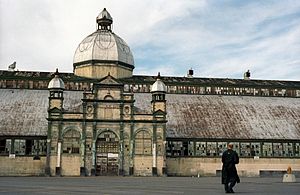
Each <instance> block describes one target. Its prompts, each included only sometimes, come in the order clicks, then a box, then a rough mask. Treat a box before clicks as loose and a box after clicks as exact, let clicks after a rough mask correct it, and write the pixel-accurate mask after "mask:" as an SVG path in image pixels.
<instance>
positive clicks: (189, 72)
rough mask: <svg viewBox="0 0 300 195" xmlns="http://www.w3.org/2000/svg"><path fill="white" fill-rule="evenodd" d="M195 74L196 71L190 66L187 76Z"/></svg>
mask: <svg viewBox="0 0 300 195" xmlns="http://www.w3.org/2000/svg"><path fill="white" fill-rule="evenodd" d="M193 75H194V71H193V69H192V68H190V69H189V70H188V73H187V77H188V78H193Z"/></svg>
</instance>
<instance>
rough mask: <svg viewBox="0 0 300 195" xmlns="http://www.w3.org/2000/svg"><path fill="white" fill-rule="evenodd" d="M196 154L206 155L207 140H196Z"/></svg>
mask: <svg viewBox="0 0 300 195" xmlns="http://www.w3.org/2000/svg"><path fill="white" fill-rule="evenodd" d="M195 144H196V156H206V142H195Z"/></svg>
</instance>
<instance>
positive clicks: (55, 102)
mask: <svg viewBox="0 0 300 195" xmlns="http://www.w3.org/2000/svg"><path fill="white" fill-rule="evenodd" d="M64 89H65V84H64V82H63V80H62V79H61V78H60V77H59V73H58V69H56V72H55V74H54V78H53V79H52V80H51V81H50V82H49V84H48V90H49V92H50V96H49V110H52V109H54V108H57V109H59V110H62V108H63V100H64V97H63V91H64Z"/></svg>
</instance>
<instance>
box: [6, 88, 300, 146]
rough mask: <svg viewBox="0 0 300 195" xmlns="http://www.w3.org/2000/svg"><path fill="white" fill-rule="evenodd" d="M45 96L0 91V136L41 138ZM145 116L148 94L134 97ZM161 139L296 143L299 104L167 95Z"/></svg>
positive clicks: (74, 98)
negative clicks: (292, 141) (258, 140)
mask: <svg viewBox="0 0 300 195" xmlns="http://www.w3.org/2000/svg"><path fill="white" fill-rule="evenodd" d="M82 93H83V92H82V91H65V93H64V99H65V101H64V108H65V109H66V110H69V111H73V112H79V111H81V110H82V108H81V99H82ZM48 95H49V91H48V90H22V89H0V108H1V109H0V135H1V136H4V135H20V136H46V135H47V120H46V117H47V107H48ZM134 97H135V100H136V103H135V106H136V107H137V108H136V110H139V111H143V112H144V111H145V112H146V111H147V112H151V103H150V102H151V94H150V93H136V94H134ZM166 98H167V120H168V123H167V137H178V138H226V139H298V140H299V139H300V99H299V98H283V97H253V96H217V95H184V94H167V96H166Z"/></svg>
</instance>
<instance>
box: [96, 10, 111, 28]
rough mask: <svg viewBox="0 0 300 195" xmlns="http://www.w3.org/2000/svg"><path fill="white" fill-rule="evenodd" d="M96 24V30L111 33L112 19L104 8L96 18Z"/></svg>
mask: <svg viewBox="0 0 300 195" xmlns="http://www.w3.org/2000/svg"><path fill="white" fill-rule="evenodd" d="M96 22H97V23H98V30H109V31H111V25H112V23H113V19H112V17H111V15H110V14H109V13H108V11H107V10H106V8H104V9H103V11H102V12H101V13H100V14H99V15H98V16H97V18H96Z"/></svg>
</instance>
